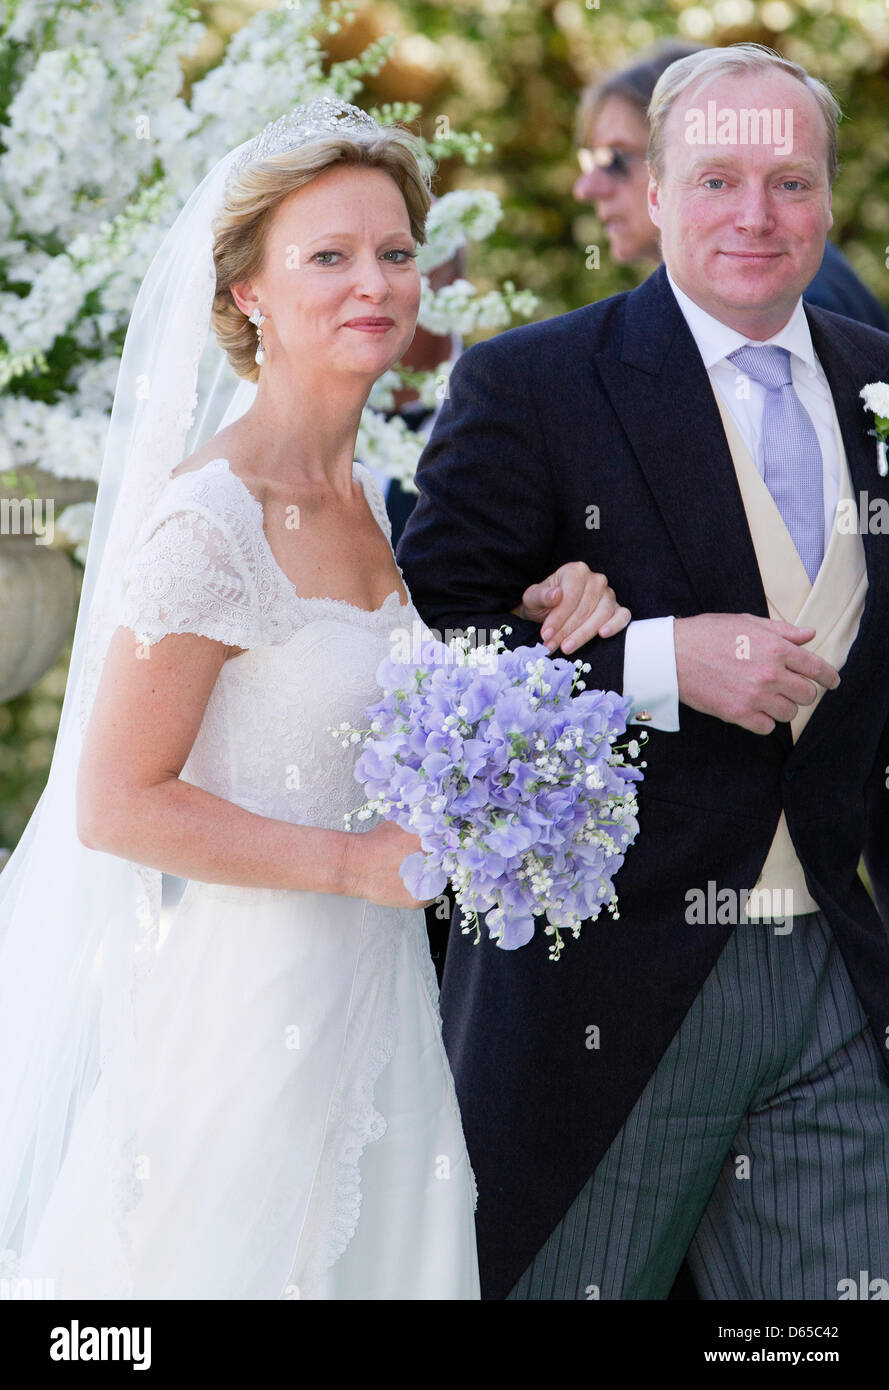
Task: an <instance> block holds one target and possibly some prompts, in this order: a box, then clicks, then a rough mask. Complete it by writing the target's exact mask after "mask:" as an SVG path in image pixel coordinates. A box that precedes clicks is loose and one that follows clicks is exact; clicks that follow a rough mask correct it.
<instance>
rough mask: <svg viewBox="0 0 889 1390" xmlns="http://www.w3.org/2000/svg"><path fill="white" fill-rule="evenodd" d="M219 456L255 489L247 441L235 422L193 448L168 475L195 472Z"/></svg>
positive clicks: (254, 475) (255, 481)
mask: <svg viewBox="0 0 889 1390" xmlns="http://www.w3.org/2000/svg"><path fill="white" fill-rule="evenodd" d="M220 458H222V459H225V461H226V463H227V464H228V466H229V469H230V470H231V472H232V473H235V474H236V475H237V476H238V477H239V478H240V479H241V480H242V482H244V483H245V484H247V485H249V486H252V487H254V490H256V483H257V475H256V472H255V470H254V469H253V468H252V467H251V466H250V459H251V451H250V446H249V441H248V440H246V439H244V438H242V437H241V435H240V433H239V431H238V428H237V424H235V425H229V427H228V428H227V429H224V430H220V432H219V434H216V435H214V436H213V438H212V439H208V440H207V442H206V444H202V445H201V447H200V448H199V449H195V451H194V453H193V454H189V455H188V457H187V458H184V459H183V460H182V462H181V463H177V465H176V467H175V468H174V469H173V470H172V472H171V474H170V477H171V478H179V477H181V476H182V474H183V473H197V472H198V471H199V470H200V469H201V468H203V467H204V466H205V465H206V464H208V463H213V462H214V461H215V460H216V459H220Z"/></svg>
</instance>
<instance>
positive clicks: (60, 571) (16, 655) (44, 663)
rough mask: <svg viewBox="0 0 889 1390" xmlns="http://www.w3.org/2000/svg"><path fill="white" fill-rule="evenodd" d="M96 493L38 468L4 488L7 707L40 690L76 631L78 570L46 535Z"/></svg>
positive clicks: (0, 564) (1, 633) (0, 536)
mask: <svg viewBox="0 0 889 1390" xmlns="http://www.w3.org/2000/svg"><path fill="white" fill-rule="evenodd" d="M33 494H36V499H35V498H34V497H33ZM95 494H96V485H95V483H90V482H81V481H79V480H77V479H69V478H56V477H54V476H53V475H52V474H48V473H45V472H43V471H42V470H40V469H37V468H33V469H28V470H20V473H19V477H18V479H17V485H16V486H14V487H0V703H3V702H4V701H6V700H12V699H14V697H15V696H16V695H21V694H22V693H23V692H24V691H26V690H29V689H30V688H31V686H32V685H35V684H36V683H37V681H39V680H40V678H41V677H42V676H44V675H45V674H46V672H47V671H48V670H50V668H51V667H52V666H53V665H54V664H55V662H56V660H57V658H58V655H59V652H60V651H61V649H62V647H63V646H64V644H65V642H66V641H68V639H69V638H70V636H71V633H72V632H73V629H74V619H75V616H76V613H77V593H78V588H79V583H78V580H79V576H78V574H77V569H78V568H79V567H78V566H77V565H76V562H75V561H73V560H72V559H71V556H70V555H69V554H67V552H66V551H65V550H64V549H62V548H56V547H54V546H53V545H52V544H46V543H44V542H43V541H42V540H41V536H40V534H39V532H40V531H42V532H43V534H44V536H45V537H46V538H47V539H49V538H51V537H52V536H53V525H52V524H51V518H54V519H57V518H58V517H59V515H60V513H61V512H62V511H63V510H64V508H65V507H67V506H69V505H70V504H71V503H73V502H80V501H86V500H92V498H94V497H95ZM29 497H31V498H32V501H31V502H30V503H29V502H28V501H27V499H28V498H29ZM22 501H24V502H25V505H24V506H22V505H20V503H21V502H22ZM38 502H39V503H40V504H42V506H41V507H40V508H38V505H37V504H38ZM50 502H51V504H52V506H51V508H50V505H49V504H50ZM34 518H38V519H39V520H38V523H37V524H35V523H34ZM47 523H50V524H47Z"/></svg>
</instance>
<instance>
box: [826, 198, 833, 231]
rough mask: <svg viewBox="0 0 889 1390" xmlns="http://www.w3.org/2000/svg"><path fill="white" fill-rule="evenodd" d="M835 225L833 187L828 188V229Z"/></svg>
mask: <svg viewBox="0 0 889 1390" xmlns="http://www.w3.org/2000/svg"><path fill="white" fill-rule="evenodd" d="M832 226H833V189H832V188H828V190H827V230H828V231H830V229H831V227H832Z"/></svg>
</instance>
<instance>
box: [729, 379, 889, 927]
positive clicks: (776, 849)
mask: <svg viewBox="0 0 889 1390" xmlns="http://www.w3.org/2000/svg"><path fill="white" fill-rule="evenodd" d="M713 394H714V396H715V397H716V404H717V406H718V407H719V413H720V415H721V417H722V423H723V427H724V428H725V434H726V438H727V440H728V445H729V449H730V450H731V455H732V462H733V463H734V465H735V474H736V476H737V479H738V486H739V488H740V489H741V497H742V499H743V502H744V510H745V511H746V513H747V522H748V525H749V527H750V534H751V536H752V538H753V548H754V550H755V551H756V560H757V564H758V565H759V573H760V577H761V579H762V584H763V588H764V590H765V595H766V599H767V601H768V605H769V617H770V618H776V619H780V620H782V621H783V622H786V623H794V624H796V626H798V627H813V628H814V629H815V638H814V640H813V641H812V642H810V643H808V644H807V646H806V650H807V651H812V652H815V653H817V655H818V656H820V657H823V659H824V660H825V661H828V662H830V664H831V666H835V667H836V668H837V670H840V668H841V667H842V665H843V663H844V662H845V660H846V657H847V655H848V653H849V648H850V647H851V645H852V643H853V642H854V640H855V636H856V634H857V632H858V624H859V622H860V620H861V614H862V611H863V609H864V598H865V594H866V593H867V570H866V568H865V563H864V546H863V544H862V541H861V536H860V535H859V533H858V532H857V530H856V531H850V530H849V529H848V526H844V528H843V529H842V530H838V529H837V520H838V518H840V517H841V516H842V515H843V512H844V510H845V511H846V515H847V516H848V514H849V505H850V504H849V503H847V504H846V507H845V508H844V507H843V506H842V505H838V506H837V511H836V514H835V515H834V520H833V526H832V529H831V534H830V538H829V541H828V545H827V549H826V551H825V554H824V559H823V561H822V563H821V568H820V569H819V571H818V574H817V575H816V577H815V583H814V584H812V583H811V581H810V580H809V576H808V575H807V574H806V570H805V567H804V565H803V562H802V560H801V559H800V557H799V554H798V552H797V549H796V546H795V545H794V543H793V540H792V538H791V535H790V532H789V531H788V530H787V527H786V526H785V524H784V519H783V517H782V516H781V513H780V511H779V510H778V507H777V504H776V503H775V501H774V499H773V497H772V494H771V493H770V492H769V489H768V488H767V486H766V484H765V483H764V482H763V479H762V477H761V476H760V473H759V470H758V469H757V467H756V464H755V462H754V460H753V457H752V455H751V453H750V450H749V449H748V448H747V446H746V444H745V443H744V441H743V439H742V438H741V435H740V433H739V431H738V428H737V426H736V425H735V422H734V420H733V419H732V417H731V415H730V413H729V411H728V410H727V409H726V407H725V406H724V405H723V403H722V401H721V400H720V397H719V393H718V391H716V390H714V392H713ZM833 425H834V433H835V435H836V441H837V449H838V452H839V460H840V489H839V499H840V503H842V500H843V498H850V499H851V498H853V491H852V479H851V476H850V474H849V465H848V462H847V459H846V451H845V449H844V447H843V439H842V435H841V434H840V428H839V422H838V420H837V418H836V411H835V410H834V412H833ZM851 510H852V513H853V514H854V515H855V516H857V515H858V506H857V501H853V503H852V505H851ZM841 675H842V673H841ZM817 690H818V695H817V697H816V699H815V702H814V704H811V705H800V708H799V712H798V713H797V715H796V717H795V718H794V719H793V720H792V722H791V725H790V731H791V734H792V736H793V741H794V743H795V742H796V740H797V739H798V738H799V736H800V734H801V732H802V730H803V729H804V728H805V726H806V724H807V723H808V721H809V719H810V718H811V716H812V714H813V712H814V710H815V709H816V707H817V705H818V703H819V701H820V700H821V698H822V696H823V695H824V690H823V688H822V687H821V686H820V685H819V686H817ZM766 895H768V896H766ZM817 908H818V904H817V903H816V902H815V900H814V899H813V898H812V895H811V894H810V892H809V890H808V888H807V887H806V880H805V876H804V874H803V869H802V865H801V864H800V862H799V859H798V858H797V856H796V852H795V850H794V848H793V842H792V840H791V838H790V832H789V830H788V829H787V821H786V819H785V816H784V812H783V811H782V812H781V819H780V821H779V823H778V829H777V830H776V832H775V838H774V840H773V841H772V845H771V848H770V849H769V852H768V855H767V857H766V861H765V864H764V865H763V869H762V873H761V874H760V876H759V878H758V879H757V882H756V886H755V890H754V893H753V894H752V895H751V898H750V900H749V903H748V907H747V915H748V917H749V918H750V919H751V920H757V919H759V920H762V921H769V920H771V918H772V917H781V918H783V917H785V915H786V916H790V915H792V914H798V913H802V912H814V911H816V910H817Z"/></svg>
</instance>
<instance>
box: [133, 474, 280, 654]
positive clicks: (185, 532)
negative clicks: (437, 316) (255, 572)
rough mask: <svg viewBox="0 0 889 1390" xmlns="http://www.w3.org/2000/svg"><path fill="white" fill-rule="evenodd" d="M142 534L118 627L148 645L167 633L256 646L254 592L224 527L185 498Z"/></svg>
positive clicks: (235, 545)
mask: <svg viewBox="0 0 889 1390" xmlns="http://www.w3.org/2000/svg"><path fill="white" fill-rule="evenodd" d="M147 531H148V534H147V535H146V536H145V537H144V538H143V539H142V541H141V543H140V544H138V545H137V547H136V549H135V550H134V552H133V553H132V555H131V556H130V557H129V559H128V561H127V564H126V569H125V572H124V576H123V598H122V601H121V606H120V610H119V615H118V620H119V622H120V623H121V624H122V625H123V626H124V627H129V628H131V629H132V630H133V632H134V633H135V634H136V637H137V638H138V639H139V641H141V642H146V643H148V644H149V645H151V644H153V643H155V642H159V641H160V639H161V638H162V637H165V636H167V634H168V633H171V632H193V633H196V634H197V635H198V636H199V637H210V638H212V639H213V640H214V641H216V642H224V643H225V644H226V645H227V646H232V647H243V648H245V649H246V648H250V647H255V646H257V645H259V641H260V620H259V610H258V604H257V602H256V599H255V592H256V586H255V584H254V583H253V580H252V577H251V574H250V568H249V565H248V562H247V557H246V555H245V553H244V551H243V550H242V548H241V546H239V545H238V543H237V541H236V539H235V535H234V533H233V531H232V529H231V528H230V527H229V526H228V525H227V524H226V522H225V521H224V520H223V519H221V518H220V517H218V516H214V515H213V514H212V512H208V510H207V509H206V508H205V507H200V506H195V505H193V504H189V502H188V500H187V499H183V500H182V502H181V504H180V505H178V506H172V507H168V508H167V510H166V511H165V513H164V514H162V516H161V517H160V518H158V519H157V520H156V522H155V524H154V525H152V524H151V523H149V525H148V528H147Z"/></svg>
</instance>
